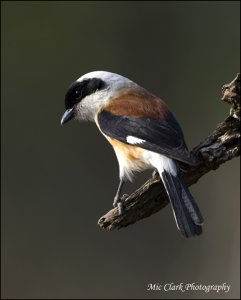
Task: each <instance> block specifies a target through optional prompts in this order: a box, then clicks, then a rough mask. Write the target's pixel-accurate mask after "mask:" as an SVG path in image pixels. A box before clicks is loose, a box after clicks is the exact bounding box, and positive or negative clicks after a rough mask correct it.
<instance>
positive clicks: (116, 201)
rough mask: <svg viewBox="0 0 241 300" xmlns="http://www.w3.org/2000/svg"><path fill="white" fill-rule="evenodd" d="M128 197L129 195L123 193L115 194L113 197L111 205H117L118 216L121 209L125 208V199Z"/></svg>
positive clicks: (121, 212)
mask: <svg viewBox="0 0 241 300" xmlns="http://www.w3.org/2000/svg"><path fill="white" fill-rule="evenodd" d="M128 197H129V195H127V194H124V195H123V196H121V197H118V196H116V197H115V198H114V202H113V206H114V207H117V209H118V213H119V216H120V215H122V214H123V211H124V209H125V201H126V199H127V198H128Z"/></svg>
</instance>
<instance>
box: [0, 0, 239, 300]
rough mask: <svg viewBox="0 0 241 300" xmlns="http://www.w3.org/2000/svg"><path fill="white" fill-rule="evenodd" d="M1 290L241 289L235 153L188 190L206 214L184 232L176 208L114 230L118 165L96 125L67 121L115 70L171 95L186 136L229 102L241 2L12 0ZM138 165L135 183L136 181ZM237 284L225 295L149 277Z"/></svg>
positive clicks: (127, 292)
mask: <svg viewBox="0 0 241 300" xmlns="http://www.w3.org/2000/svg"><path fill="white" fill-rule="evenodd" d="M1 8H2V31H1V33H2V56H1V62H2V70H1V71H2V89H1V93H2V146H3V147H2V298H5V299H10V298H19V299H20V298H22V299H24V298H25V299H30V298H33V299H36V298H45V299H47V298H51V299H53V298H63V299H68V298H76V299H80V298H102V299H104V298H112V299H113V298H175V297H177V298H192V299H193V298H209V299H210V298H219V299H220V298H239V279H240V272H239V262H240V261H239V245H240V239H239V217H240V215H239V196H240V190H239V180H240V176H239V164H238V163H239V160H238V159H235V160H233V161H231V162H228V163H226V164H225V165H223V166H222V167H221V168H220V169H218V170H217V171H215V172H211V173H210V174H208V175H206V176H205V177H203V178H202V179H201V180H200V181H199V182H198V184H196V185H195V186H193V187H192V188H191V191H192V193H193V195H194V196H195V198H196V199H197V202H198V203H199V206H200V208H201V210H202V212H203V215H204V217H205V225H204V233H203V235H202V236H200V237H197V238H191V239H188V240H187V239H184V238H183V237H182V236H181V235H180V233H179V232H178V231H177V229H176V226H175V222H174V219H173V216H172V212H171V209H170V207H167V208H165V209H164V210H163V211H161V212H159V213H157V214H156V215H154V216H152V217H150V218H148V219H145V220H143V221H141V222H139V223H137V224H135V225H134V226H130V227H128V228H126V229H123V230H120V231H113V232H107V231H104V230H102V229H100V228H99V227H98V226H97V220H98V219H99V217H101V216H102V215H103V214H104V213H105V212H106V211H107V210H109V209H110V208H111V206H112V201H113V196H114V194H115V191H116V187H117V184H118V164H117V161H116V158H115V154H114V152H113V150H112V149H111V146H110V145H109V144H108V143H107V141H106V140H105V139H104V138H103V137H102V136H101V134H100V133H99V132H98V130H97V129H96V128H95V125H94V124H91V123H78V122H70V123H68V124H67V125H66V126H64V127H61V126H60V119H61V117H62V114H63V112H64V95H65V92H66V90H67V88H68V86H69V84H70V83H72V82H73V81H74V80H76V79H77V78H78V77H80V76H81V75H83V74H84V73H87V72H90V71H93V70H108V71H112V72H115V73H120V74H122V75H124V76H126V77H129V78H131V79H132V80H134V81H136V82H137V83H139V84H140V85H142V86H144V87H145V88H147V89H149V90H150V91H151V92H153V93H154V94H156V95H158V96H160V97H162V98H163V99H164V100H166V102H167V103H168V104H169V106H170V107H171V108H172V110H173V111H174V112H175V114H176V116H177V118H178V120H179V122H180V123H181V124H182V127H183V130H184V132H185V137H186V140H187V143H188V145H189V147H190V148H192V147H193V146H194V145H196V144H197V143H198V142H199V141H200V140H201V139H202V138H204V137H205V136H207V135H208V134H209V133H211V132H212V130H213V129H214V128H215V127H216V124H217V123H219V122H221V121H223V120H224V119H225V117H226V116H227V115H228V110H229V107H228V105H227V104H226V103H221V101H220V97H221V87H222V85H223V84H225V83H228V82H230V81H231V80H232V79H233V78H234V77H235V75H236V73H237V72H238V71H239V62H240V61H239V51H240V39H239V34H240V31H239V22H240V13H239V9H240V4H239V2H232V1H226V2H225V1H223V2H219V1H216V2H212V1H209V2H185V1H180V2H174V1H173V2H152V1H148V2H147V1H143V2H138V1H137V2H135V3H134V2H131V1H130V2H123V1H120V2H115V3H114V2H77V1H76V2H74V1H73V2H72V1H68V2H67V1H62V2H58V1H56V2H48V1H43V2H35V1H31V2H24V1H16V2H14V1H11V2H10V1H2V2H1ZM149 175H150V172H147V173H144V175H139V176H137V178H136V181H135V183H134V184H133V185H130V184H129V185H128V187H127V189H126V191H128V192H130V191H131V190H134V189H135V188H137V187H138V186H139V185H140V184H141V183H142V182H143V181H144V180H145V178H147V176H149ZM171 282H173V283H175V284H178V283H180V282H183V283H192V282H195V283H197V284H207V285H210V284H223V283H227V284H229V285H231V290H230V292H229V293H228V294H224V293H221V292H220V293H219V294H217V293H215V292H211V293H209V294H207V293H205V292H195V291H192V292H186V293H181V292H178V291H177V292H165V293H164V292H163V291H156V292H148V291H147V290H146V289H147V284H148V283H160V284H165V283H171Z"/></svg>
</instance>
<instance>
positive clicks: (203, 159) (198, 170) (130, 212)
mask: <svg viewBox="0 0 241 300" xmlns="http://www.w3.org/2000/svg"><path fill="white" fill-rule="evenodd" d="M221 100H222V101H225V102H227V103H229V104H230V105H231V109H230V113H229V116H228V117H227V118H226V120H224V121H223V122H222V123H220V124H218V125H217V128H216V129H215V130H214V131H213V133H211V134H210V135H209V136H208V137H206V138H205V139H204V140H202V141H201V142H200V143H199V144H198V145H197V146H196V147H194V149H193V150H192V153H193V155H194V156H195V157H196V159H197V161H198V165H197V166H195V167H193V168H192V169H190V170H188V171H186V172H182V176H183V178H184V181H185V182H186V184H187V185H188V186H190V185H192V184H194V183H196V182H197V181H198V180H199V178H201V177H202V176H204V175H205V174H206V173H208V172H210V171H211V170H216V169H217V168H218V167H219V166H220V165H221V164H223V163H225V162H227V161H229V160H231V159H233V158H235V157H238V156H239V155H240V74H237V76H236V77H235V79H234V80H233V81H232V82H230V83H229V84H225V85H224V86H223V88H222V98H221ZM168 203H169V200H168V197H167V195H166V192H165V188H164V186H163V184H162V182H161V180H160V178H159V176H158V175H155V176H154V177H152V178H150V179H149V180H148V181H147V182H146V183H144V184H143V185H142V186H141V187H140V188H139V189H138V190H136V191H135V192H134V193H132V194H131V195H130V196H129V197H128V198H127V199H126V201H125V210H124V212H123V214H122V215H118V210H117V209H116V208H113V209H111V210H110V211H108V212H107V213H106V214H105V215H104V216H103V217H101V218H100V219H99V221H98V225H99V226H100V227H102V228H104V229H108V230H113V229H120V228H122V227H126V226H128V225H130V224H133V223H135V222H137V221H139V220H141V219H143V218H147V217H149V216H150V215H152V214H154V213H156V212H158V211H159V210H161V209H162V208H164V207H165V206H166V205H167V204H168Z"/></svg>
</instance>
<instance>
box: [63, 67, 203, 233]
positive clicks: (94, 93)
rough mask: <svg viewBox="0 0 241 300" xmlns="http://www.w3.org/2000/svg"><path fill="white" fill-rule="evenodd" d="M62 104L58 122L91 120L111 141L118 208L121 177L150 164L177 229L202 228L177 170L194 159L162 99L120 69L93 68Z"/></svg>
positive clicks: (73, 87)
mask: <svg viewBox="0 0 241 300" xmlns="http://www.w3.org/2000/svg"><path fill="white" fill-rule="evenodd" d="M65 107H66V111H65V113H64V115H63V117H62V120H61V124H64V123H66V122H68V121H69V120H71V119H72V118H74V119H77V120H89V121H94V122H95V123H96V125H97V127H98V128H99V130H100V132H101V133H102V134H103V135H104V136H105V137H106V139H107V140H108V141H109V142H110V143H111V145H112V146H113V148H114V150H115V153H116V156H117V159H118V162H119V174H120V184H119V187H118V189H117V193H116V196H115V198H114V203H113V205H114V206H117V207H118V208H119V213H121V212H122V209H123V206H122V203H123V201H124V199H123V197H120V193H121V189H122V186H123V183H124V181H125V180H132V177H133V174H134V172H136V171H142V170H145V169H149V168H154V169H156V170H157V171H158V173H159V175H160V177H161V179H162V181H163V184H164V186H165V189H166V192H167V195H168V197H169V199H170V203H171V207H172V210H173V213H174V217H175V220H176V224H177V227H178V229H179V230H180V231H181V233H182V234H183V235H184V236H186V237H189V236H193V235H199V234H200V233H201V232H202V227H201V226H202V224H203V217H202V215H201V212H200V210H199V208H198V206H197V204H196V202H195V201H194V199H193V197H192V195H191V194H190V192H189V190H188V188H187V186H186V185H185V184H184V182H183V180H182V178H181V175H180V166H184V165H189V166H190V165H191V166H192V165H195V161H194V159H193V157H192V156H191V154H190V152H189V151H188V149H187V146H186V143H185V141H184V136H183V133H182V129H181V127H180V125H179V124H178V122H177V120H176V118H175V117H174V115H173V114H172V112H171V111H170V110H169V108H168V106H167V105H166V104H165V102H164V101H162V100H161V99H160V98H158V97H156V96H154V95H153V94H151V93H150V92H148V91H147V90H145V89H144V88H142V87H140V86H139V85H138V84H136V83H134V82H133V81H131V80H129V79H127V78H125V77H123V76H121V75H118V74H114V73H110V72H104V71H96V72H90V73H87V74H85V75H83V76H82V77H80V78H79V79H78V80H76V81H75V82H74V83H73V84H72V85H71V86H70V87H69V89H68V91H67V93H66V96H65Z"/></svg>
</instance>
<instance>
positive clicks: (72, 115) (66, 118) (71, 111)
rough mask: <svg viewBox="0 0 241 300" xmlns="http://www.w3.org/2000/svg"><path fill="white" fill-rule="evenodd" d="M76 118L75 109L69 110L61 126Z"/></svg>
mask: <svg viewBox="0 0 241 300" xmlns="http://www.w3.org/2000/svg"><path fill="white" fill-rule="evenodd" d="M73 117H74V108H70V109H67V110H66V112H65V113H64V115H63V117H62V119H61V122H60V123H61V125H64V124H65V123H67V122H68V121H70V120H71V119H72V118H73Z"/></svg>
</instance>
